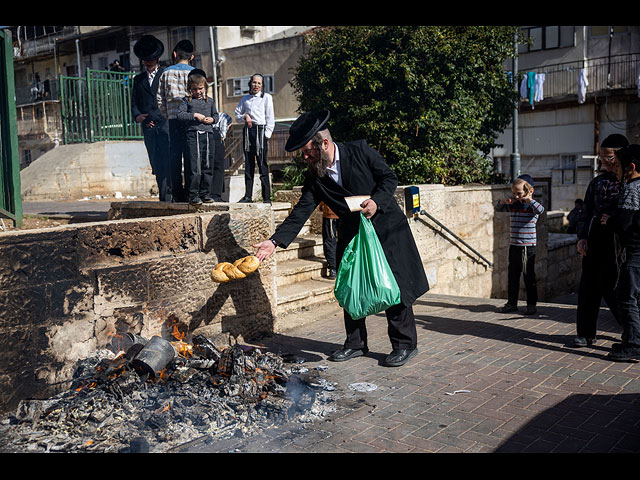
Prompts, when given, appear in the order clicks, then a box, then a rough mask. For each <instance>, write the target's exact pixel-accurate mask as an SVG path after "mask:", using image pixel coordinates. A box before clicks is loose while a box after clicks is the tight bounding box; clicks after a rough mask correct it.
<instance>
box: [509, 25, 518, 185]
mask: <svg viewBox="0 0 640 480" xmlns="http://www.w3.org/2000/svg"><path fill="white" fill-rule="evenodd" d="M513 48H514V52H513V53H514V56H513V68H512V70H513V72H512V75H513V84H514V86H515V89H516V92H518V32H517V31H516V32H515V33H514V34H513ZM518 98H520V97H518ZM519 105H520V100H518V101H517V102H516V106H515V107H514V109H513V121H512V137H513V142H512V143H513V147H512V153H511V181H512V182H513V181H514V180H515V179H516V178H517V177H518V176H519V175H520V153H519V152H518V106H519Z"/></svg>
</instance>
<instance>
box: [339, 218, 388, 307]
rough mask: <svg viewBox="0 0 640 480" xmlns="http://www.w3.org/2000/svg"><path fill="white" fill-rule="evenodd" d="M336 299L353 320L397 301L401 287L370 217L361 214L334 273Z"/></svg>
mask: <svg viewBox="0 0 640 480" xmlns="http://www.w3.org/2000/svg"><path fill="white" fill-rule="evenodd" d="M334 294H335V297H336V300H338V303H339V304H340V306H341V307H342V308H344V309H345V310H346V311H347V313H349V315H351V318H353V319H354V320H357V319H360V318H364V317H366V316H367V315H373V314H376V313H379V312H382V311H383V310H386V309H387V308H389V307H391V306H392V305H396V304H398V303H400V288H399V287H398V283H397V282H396V279H395V277H394V276H393V272H392V271H391V268H390V267H389V263H388V262H387V257H386V256H385V254H384V251H383V250H382V245H380V240H379V239H378V235H377V234H376V231H375V230H374V228H373V225H372V223H371V220H369V219H367V218H366V217H365V216H364V215H362V213H361V214H360V228H359V230H358V234H357V235H356V236H355V237H353V240H351V242H350V243H349V245H348V246H347V248H346V250H345V251H344V255H343V256H342V260H341V261H340V267H339V268H338V273H337V275H336V284H335V288H334Z"/></svg>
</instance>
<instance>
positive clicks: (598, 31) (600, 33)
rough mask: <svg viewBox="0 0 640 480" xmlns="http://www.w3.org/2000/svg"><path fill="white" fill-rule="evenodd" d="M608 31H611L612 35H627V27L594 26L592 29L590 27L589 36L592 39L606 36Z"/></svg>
mask: <svg viewBox="0 0 640 480" xmlns="http://www.w3.org/2000/svg"><path fill="white" fill-rule="evenodd" d="M610 29H613V34H614V35H615V34H617V33H627V32H628V31H629V27H612V26H606V27H605V26H594V27H591V36H592V37H605V36H608V35H609V32H610Z"/></svg>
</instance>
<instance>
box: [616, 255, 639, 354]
mask: <svg viewBox="0 0 640 480" xmlns="http://www.w3.org/2000/svg"><path fill="white" fill-rule="evenodd" d="M616 299H617V306H618V314H619V320H620V323H621V324H622V346H623V347H624V348H628V349H634V350H638V351H640V257H638V258H631V259H627V261H626V262H625V263H623V264H622V266H621V268H620V277H619V280H618V286H617V287H616Z"/></svg>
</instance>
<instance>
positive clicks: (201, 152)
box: [184, 130, 216, 200]
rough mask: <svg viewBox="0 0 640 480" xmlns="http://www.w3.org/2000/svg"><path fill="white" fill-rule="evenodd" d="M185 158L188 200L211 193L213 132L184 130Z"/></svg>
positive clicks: (205, 196)
mask: <svg viewBox="0 0 640 480" xmlns="http://www.w3.org/2000/svg"><path fill="white" fill-rule="evenodd" d="M185 137H186V145H187V148H186V150H187V158H186V161H185V164H184V174H185V185H187V194H188V196H189V200H196V199H198V198H200V199H204V198H207V197H209V196H210V195H211V178H212V171H213V161H214V153H215V148H216V145H215V142H214V141H213V133H210V132H203V133H198V132H196V131H194V130H189V131H188V132H186V135H185Z"/></svg>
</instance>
